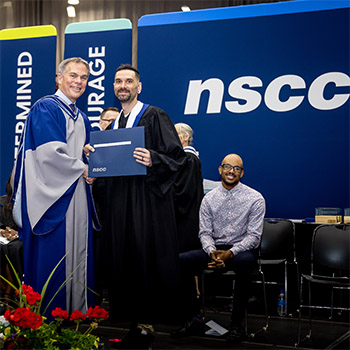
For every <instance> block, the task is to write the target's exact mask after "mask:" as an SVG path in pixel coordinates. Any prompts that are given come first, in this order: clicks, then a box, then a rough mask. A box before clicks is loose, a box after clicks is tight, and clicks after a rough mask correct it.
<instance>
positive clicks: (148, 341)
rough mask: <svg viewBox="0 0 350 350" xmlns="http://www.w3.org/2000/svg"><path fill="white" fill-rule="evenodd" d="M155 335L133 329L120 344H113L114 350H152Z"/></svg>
mask: <svg viewBox="0 0 350 350" xmlns="http://www.w3.org/2000/svg"><path fill="white" fill-rule="evenodd" d="M153 340H154V335H153V334H152V333H150V332H146V331H143V330H141V329H140V328H135V329H131V330H130V331H129V332H128V334H127V335H126V336H125V337H124V338H123V339H122V340H121V341H120V342H118V343H116V344H113V345H112V348H113V349H152V343H153Z"/></svg>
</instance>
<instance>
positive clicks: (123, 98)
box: [116, 89, 136, 102]
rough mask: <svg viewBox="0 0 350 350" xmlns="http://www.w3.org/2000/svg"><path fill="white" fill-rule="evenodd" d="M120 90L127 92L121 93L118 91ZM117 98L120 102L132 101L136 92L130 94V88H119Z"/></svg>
mask: <svg viewBox="0 0 350 350" xmlns="http://www.w3.org/2000/svg"><path fill="white" fill-rule="evenodd" d="M121 92H124V93H127V94H123V95H121V94H120V93H121ZM116 96H117V99H118V100H119V101H120V102H128V101H132V100H133V99H134V98H135V96H136V94H132V92H131V91H130V90H125V89H119V90H118V91H117V94H116Z"/></svg>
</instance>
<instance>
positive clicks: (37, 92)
mask: <svg viewBox="0 0 350 350" xmlns="http://www.w3.org/2000/svg"><path fill="white" fill-rule="evenodd" d="M56 38H57V32H56V28H55V27H53V26H51V25H49V26H36V27H24V28H15V29H4V30H1V31H0V62H1V65H0V99H1V104H0V143H1V146H0V193H1V194H4V193H5V184H6V181H7V179H8V177H9V175H10V172H11V170H12V167H13V162H14V159H15V157H16V155H17V147H18V144H19V140H20V136H21V133H22V130H23V128H24V123H25V120H26V118H27V116H28V113H29V110H30V108H31V106H32V105H33V104H34V103H35V101H36V100H38V99H39V98H41V97H42V96H45V95H48V94H52V93H54V92H55V64H56ZM43 52H45V54H43Z"/></svg>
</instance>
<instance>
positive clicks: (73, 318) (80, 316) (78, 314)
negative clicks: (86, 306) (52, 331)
mask: <svg viewBox="0 0 350 350" xmlns="http://www.w3.org/2000/svg"><path fill="white" fill-rule="evenodd" d="M85 319H86V315H85V314H82V313H81V312H80V311H79V310H75V311H73V312H72V314H71V315H70V321H76V320H85Z"/></svg>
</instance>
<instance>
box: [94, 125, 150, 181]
mask: <svg viewBox="0 0 350 350" xmlns="http://www.w3.org/2000/svg"><path fill="white" fill-rule="evenodd" d="M90 145H91V146H93V147H94V148H95V152H90V156H89V177H108V176H129V175H146V173H147V169H146V166H144V165H142V164H139V163H137V162H136V159H135V158H134V157H133V153H134V150H135V148H136V147H143V148H144V147H145V131H144V127H143V126H139V127H135V128H123V129H115V130H105V131H93V132H91V134H90Z"/></svg>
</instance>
